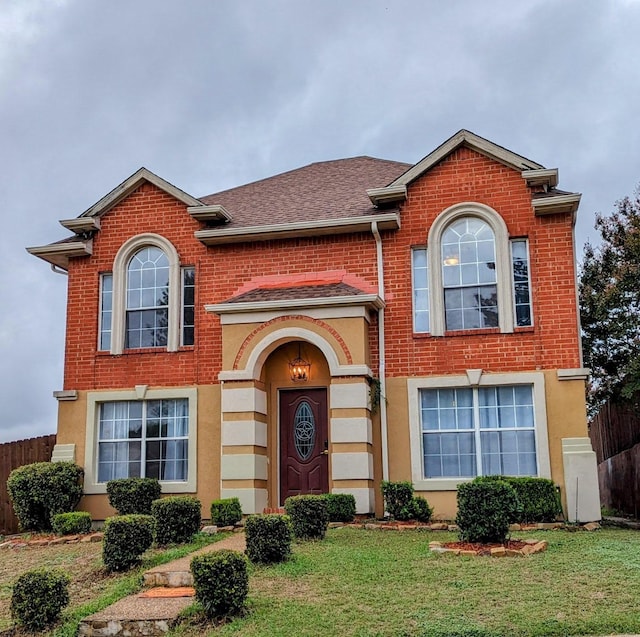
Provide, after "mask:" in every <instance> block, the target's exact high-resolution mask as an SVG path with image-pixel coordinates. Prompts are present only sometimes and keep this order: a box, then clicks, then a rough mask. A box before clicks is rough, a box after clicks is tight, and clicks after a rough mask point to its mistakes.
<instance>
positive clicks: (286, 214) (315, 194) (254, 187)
mask: <svg viewBox="0 0 640 637" xmlns="http://www.w3.org/2000/svg"><path fill="white" fill-rule="evenodd" d="M410 166H411V165H410V164H405V163H401V162H396V161H388V160H384V159H375V158H373V157H354V158H352V159H337V160H335V161H324V162H318V163H315V164H310V165H309V166H305V167H303V168H298V169H297V170H291V171H289V172H286V173H282V174H280V175H276V176H275V177H269V178H267V179H263V180H261V181H256V182H253V183H251V184H247V185H245V186H239V187H238V188H232V189H231V190H224V191H222V192H219V193H216V194H213V195H207V196H206V197H201V198H200V200H201V201H202V202H204V203H205V204H208V205H215V204H219V205H222V206H224V207H225V209H226V210H227V211H228V212H229V213H230V214H231V216H232V217H233V220H232V221H231V222H230V223H229V224H227V226H226V227H238V228H240V227H246V226H261V225H267V224H274V223H290V222H297V221H316V220H323V219H341V218H344V217H357V216H362V215H369V214H375V213H376V212H377V210H376V208H374V207H373V205H372V204H371V201H370V200H369V197H368V196H367V192H366V191H367V190H368V189H370V188H380V187H383V186H386V185H388V184H389V183H391V182H392V181H393V180H394V179H396V178H397V177H398V176H400V175H401V174H402V173H403V172H405V171H406V170H407V169H408V168H410Z"/></svg>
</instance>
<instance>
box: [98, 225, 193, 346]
mask: <svg viewBox="0 0 640 637" xmlns="http://www.w3.org/2000/svg"><path fill="white" fill-rule="evenodd" d="M194 276H195V270H194V268H192V267H190V268H181V267H180V260H179V258H178V253H177V251H176V249H175V247H174V246H173V245H172V243H171V242H170V241H168V240H167V239H165V238H164V237H162V236H160V235H157V234H152V233H147V234H140V235H137V236H135V237H131V238H130V239H128V240H127V241H125V242H124V244H123V245H122V246H121V247H120V249H119V250H118V253H117V254H116V257H115V259H114V261H113V274H109V273H106V274H103V275H102V293H103V298H102V307H101V333H100V346H101V347H102V348H107V347H108V348H109V351H110V352H111V353H112V354H122V353H123V352H124V350H125V349H139V348H153V347H162V348H165V349H166V350H167V351H169V352H175V351H176V350H177V349H178V348H179V347H180V344H181V342H182V344H184V345H193V334H194V332H193V330H194V290H195V287H194V285H195V280H194ZM109 328H110V331H109ZM182 332H184V333H182Z"/></svg>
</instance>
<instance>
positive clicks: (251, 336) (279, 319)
mask: <svg viewBox="0 0 640 637" xmlns="http://www.w3.org/2000/svg"><path fill="white" fill-rule="evenodd" d="M292 321H305V322H307V323H312V324H313V325H317V326H318V327H320V328H321V329H322V330H325V331H327V332H329V333H330V334H331V336H333V338H335V339H336V341H337V342H338V344H339V345H340V348H341V349H342V352H343V353H344V356H345V358H346V360H347V363H348V364H349V365H351V364H352V363H353V357H352V356H351V352H350V351H349V348H348V347H347V344H346V343H345V342H344V339H343V338H342V336H340V334H339V333H338V332H337V331H336V330H335V329H334V328H333V327H331V325H329V324H327V323H325V322H324V321H320V320H319V319H314V318H311V317H310V316H303V315H301V314H296V315H291V316H278V317H277V318H274V319H271V320H270V321H267V322H266V323H262V325H260V326H259V327H257V328H256V329H255V330H253V332H251V334H249V336H247V338H245V339H244V342H243V343H242V345H241V346H240V349H239V350H238V354H237V355H236V358H235V360H234V361H233V369H239V365H240V361H241V360H242V358H243V356H244V353H245V352H246V351H247V349H249V348H251V347H253V345H252V343H254V341H255V340H256V338H258V337H259V335H260V334H261V333H262V332H264V330H266V329H268V328H269V327H271V326H272V325H274V324H277V323H285V322H286V323H291V322H292ZM313 333H314V334H315V333H316V332H313ZM304 340H308V339H304ZM327 344H328V343H327ZM274 349H275V348H274ZM320 349H322V348H320ZM331 349H333V348H331Z"/></svg>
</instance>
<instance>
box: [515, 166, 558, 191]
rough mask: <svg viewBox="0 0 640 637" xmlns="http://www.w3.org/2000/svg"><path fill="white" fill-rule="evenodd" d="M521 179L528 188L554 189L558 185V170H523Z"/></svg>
mask: <svg viewBox="0 0 640 637" xmlns="http://www.w3.org/2000/svg"><path fill="white" fill-rule="evenodd" d="M522 178H523V179H524V180H525V181H526V182H527V184H528V185H529V186H547V187H548V188H555V187H556V186H557V185H558V169H557V168H541V169H539V170H523V171H522Z"/></svg>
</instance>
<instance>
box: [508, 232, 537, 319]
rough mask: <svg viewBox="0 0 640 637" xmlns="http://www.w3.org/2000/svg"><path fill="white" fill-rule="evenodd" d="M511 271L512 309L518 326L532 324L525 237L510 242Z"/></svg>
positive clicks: (527, 254)
mask: <svg viewBox="0 0 640 637" xmlns="http://www.w3.org/2000/svg"><path fill="white" fill-rule="evenodd" d="M511 264H512V272H513V309H514V313H515V319H516V320H515V324H516V326H518V327H527V326H529V325H533V313H532V312H531V280H530V276H529V249H528V245H527V240H526V239H515V240H513V241H512V242H511Z"/></svg>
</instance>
